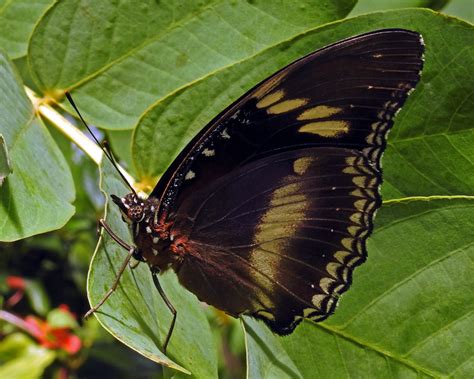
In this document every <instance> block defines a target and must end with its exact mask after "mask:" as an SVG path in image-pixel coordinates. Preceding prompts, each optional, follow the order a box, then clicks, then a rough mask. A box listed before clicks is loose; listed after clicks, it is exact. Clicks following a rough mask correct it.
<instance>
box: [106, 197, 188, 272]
mask: <svg viewBox="0 0 474 379" xmlns="http://www.w3.org/2000/svg"><path fill="white" fill-rule="evenodd" d="M112 199H113V201H114V203H115V204H117V205H118V206H119V208H120V211H121V213H122V218H123V219H124V220H125V221H126V222H127V223H128V224H129V227H130V231H131V233H132V237H133V239H134V242H135V246H136V247H137V248H138V252H137V255H138V257H139V258H141V260H143V261H145V262H146V263H148V264H149V265H150V266H151V267H156V268H158V269H159V270H160V271H165V270H167V269H169V268H173V269H175V270H176V269H177V268H178V267H179V265H180V263H181V262H182V258H183V255H184V249H183V248H182V242H183V241H181V240H180V239H179V238H175V236H174V235H173V233H172V231H171V228H172V226H173V222H172V221H169V220H167V218H166V217H158V214H159V205H160V202H159V200H158V199H157V198H155V197H153V196H150V197H148V198H146V199H142V198H140V197H138V196H136V195H135V194H133V193H130V194H128V195H126V196H125V197H123V198H119V197H117V196H113V197H112Z"/></svg>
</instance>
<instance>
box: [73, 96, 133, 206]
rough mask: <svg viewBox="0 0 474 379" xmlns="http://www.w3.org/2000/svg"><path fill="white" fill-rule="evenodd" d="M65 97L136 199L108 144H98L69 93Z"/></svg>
mask: <svg viewBox="0 0 474 379" xmlns="http://www.w3.org/2000/svg"><path fill="white" fill-rule="evenodd" d="M65 95H66V98H67V99H68V101H69V103H70V104H71V105H72V107H73V108H74V110H75V111H76V113H77V115H78V116H79V118H80V119H81V121H82V123H83V124H84V126H85V127H86V128H87V130H88V131H89V133H90V135H91V136H92V138H93V139H94V141H95V142H96V143H97V145H98V146H99V147H100V149H101V150H102V151H103V152H104V154H105V156H106V157H107V159H108V160H109V161H110V163H112V166H114V167H115V169H116V170H117V172H118V173H119V175H120V177H121V178H122V180H123V181H124V182H125V183H126V184H127V186H128V187H129V188H130V189H131V190H132V192H133V194H134V195H135V196H137V197H138V195H137V193H136V192H135V189H134V188H133V187H132V185H131V184H130V183H129V181H128V180H127V179H126V178H125V175H123V174H122V172H121V171H120V169H119V167H118V164H117V162H116V161H115V158H114V156H113V154H112V152H111V150H110V146H109V144H108V143H107V142H106V141H104V143H103V144H101V143H100V142H99V140H98V139H97V137H96V136H95V134H94V133H93V132H92V130H91V128H89V125H87V123H86V121H85V120H84V118H83V117H82V115H81V112H79V109H77V106H76V103H74V100H73V99H72V97H71V95H70V94H69V92H65Z"/></svg>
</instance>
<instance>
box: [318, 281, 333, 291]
mask: <svg viewBox="0 0 474 379" xmlns="http://www.w3.org/2000/svg"><path fill="white" fill-rule="evenodd" d="M335 282H336V281H335V280H334V279H331V278H322V279H321V280H320V282H319V286H320V287H321V289H322V290H323V291H324V292H326V293H329V287H331V286H332V285H333V284H334V283H335Z"/></svg>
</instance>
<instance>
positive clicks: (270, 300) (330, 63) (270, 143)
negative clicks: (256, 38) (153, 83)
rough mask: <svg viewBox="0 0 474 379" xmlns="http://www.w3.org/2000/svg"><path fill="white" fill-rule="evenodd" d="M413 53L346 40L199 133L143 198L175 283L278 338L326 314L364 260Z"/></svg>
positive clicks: (389, 39)
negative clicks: (151, 205) (152, 208)
mask: <svg viewBox="0 0 474 379" xmlns="http://www.w3.org/2000/svg"><path fill="white" fill-rule="evenodd" d="M422 54H423V44H422V40H421V36H420V35H419V34H417V33H414V32H410V31H405V30H382V31H377V32H373V33H368V34H364V35H361V36H357V37H354V38H350V39H348V40H345V41H342V42H338V43H336V44H334V45H331V46H329V47H327V48H324V49H322V50H319V51H317V52H315V53H312V54H310V55H308V56H306V57H304V58H302V59H300V60H298V61H296V62H294V63H292V64H291V65H289V66H287V67H285V68H284V69H282V70H281V71H279V72H277V73H276V74H275V75H273V76H271V77H270V78H269V79H267V80H265V81H264V82H262V83H260V84H259V85H257V86H256V87H255V88H253V89H252V90H250V91H249V92H248V93H247V94H245V95H244V96H243V97H242V98H240V99H239V100H237V101H236V102H235V103H234V104H232V105H231V106H229V107H228V108H227V109H226V110H224V111H223V112H222V113H221V114H220V115H218V116H217V117H216V118H215V119H214V120H213V121H212V122H211V123H210V124H209V125H207V126H206V127H205V128H204V129H203V130H202V131H201V132H200V133H199V134H198V135H197V136H196V137H195V138H194V139H193V140H192V141H191V142H190V143H189V144H188V145H187V147H186V148H185V149H184V150H183V151H182V153H181V154H180V155H179V156H178V158H177V159H176V160H175V161H174V163H173V164H172V165H171V167H170V168H169V169H168V170H167V171H166V172H165V174H164V175H163V177H162V178H161V180H160V182H159V183H158V185H157V186H156V187H155V189H154V191H153V192H152V194H151V196H153V197H156V198H158V199H159V200H160V210H159V212H160V213H159V220H160V222H164V223H166V222H171V223H172V224H173V227H172V230H171V235H172V236H173V237H174V238H175V239H174V242H173V243H174V244H180V245H181V248H182V249H183V250H182V252H184V253H183V260H182V263H181V266H179V267H174V268H175V269H176V271H177V273H178V277H179V279H180V281H181V283H182V284H183V285H184V286H185V287H186V288H188V289H189V290H191V291H192V292H194V293H195V294H196V295H197V296H198V297H199V298H200V299H201V300H203V301H205V302H207V303H209V304H211V305H214V306H216V307H217V308H219V309H222V310H224V311H226V312H228V313H230V314H232V315H235V316H237V315H240V314H251V315H253V316H255V317H258V318H261V319H263V320H264V321H265V322H266V323H267V324H268V325H269V326H270V327H271V328H272V330H273V331H275V332H276V333H280V334H286V333H290V332H291V331H292V330H293V329H294V328H295V327H296V325H297V324H298V322H299V321H300V320H301V319H302V318H311V319H313V320H322V319H324V318H326V317H327V316H328V315H329V314H330V313H331V312H332V311H333V310H334V308H335V306H336V303H337V299H338V296H339V295H340V294H342V293H343V292H344V291H345V290H347V288H348V286H349V285H350V281H351V275H352V270H353V268H354V267H355V266H356V265H358V264H360V263H362V262H363V261H364V259H365V257H366V248H365V241H366V238H367V236H368V235H369V234H370V231H371V229H372V220H373V216H374V212H375V210H376V209H377V208H378V207H379V206H380V197H379V194H378V187H379V185H380V183H381V170H380V158H381V154H382V153H383V151H384V149H385V146H386V135H387V132H388V131H389V130H390V128H391V127H392V125H393V117H394V115H395V114H396V112H397V111H398V110H399V109H400V107H401V106H402V105H403V103H404V101H405V99H406V97H407V96H408V94H409V92H410V91H411V90H412V89H413V88H414V87H415V86H416V84H417V82H418V80H419V76H420V71H421V68H422V63H423V62H422ZM169 224H170V223H168V225H169ZM178 241H179V242H178ZM170 254H171V253H170Z"/></svg>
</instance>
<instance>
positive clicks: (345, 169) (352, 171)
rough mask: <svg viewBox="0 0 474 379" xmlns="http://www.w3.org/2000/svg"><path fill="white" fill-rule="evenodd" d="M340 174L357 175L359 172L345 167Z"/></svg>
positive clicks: (352, 167) (353, 168)
mask: <svg viewBox="0 0 474 379" xmlns="http://www.w3.org/2000/svg"><path fill="white" fill-rule="evenodd" d="M342 172H343V173H344V174H359V171H357V170H356V168H355V167H354V166H349V167H345V168H344V169H343V170H342Z"/></svg>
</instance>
